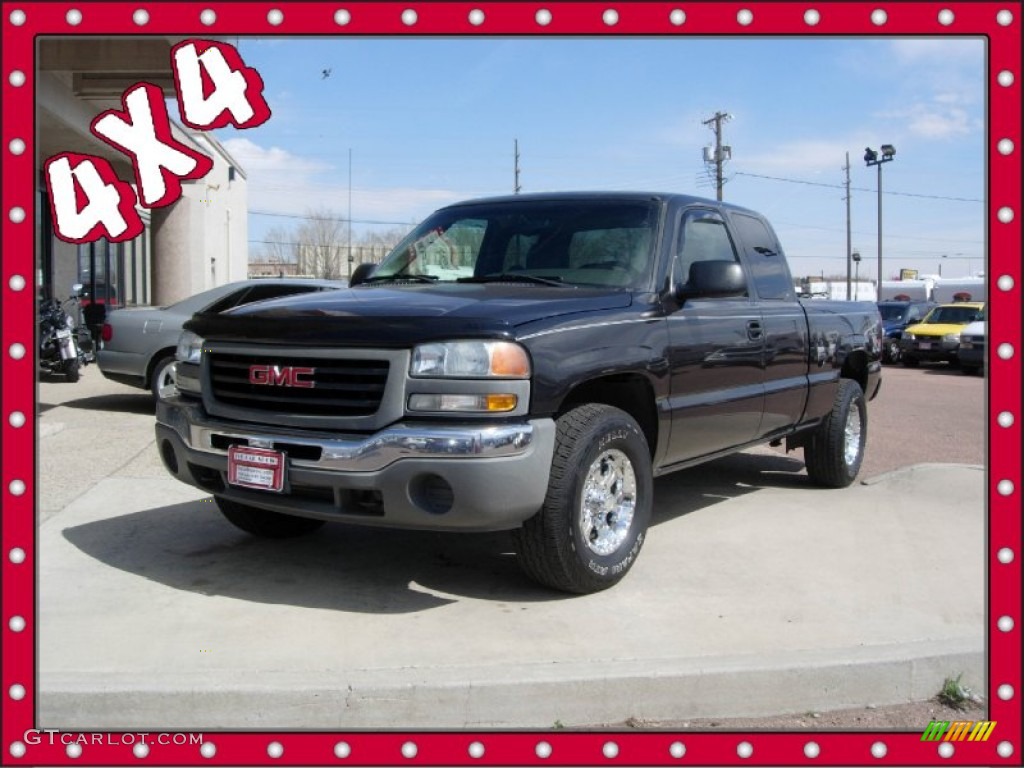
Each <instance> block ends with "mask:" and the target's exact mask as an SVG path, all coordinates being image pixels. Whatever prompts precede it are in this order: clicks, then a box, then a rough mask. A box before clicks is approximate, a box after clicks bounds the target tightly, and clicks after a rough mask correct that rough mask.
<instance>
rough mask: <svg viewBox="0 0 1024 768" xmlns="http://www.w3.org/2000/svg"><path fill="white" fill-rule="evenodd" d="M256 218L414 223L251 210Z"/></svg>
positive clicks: (393, 223)
mask: <svg viewBox="0 0 1024 768" xmlns="http://www.w3.org/2000/svg"><path fill="white" fill-rule="evenodd" d="M249 213H251V214H252V215H254V216H279V217H281V218H284V219H309V220H312V221H342V222H348V223H351V224H391V225H399V226H402V227H408V226H411V225H412V223H413V222H410V221H378V220H375V219H346V218H344V217H341V216H312V215H307V214H301V213H278V212H276V211H254V210H251V209H250V210H249Z"/></svg>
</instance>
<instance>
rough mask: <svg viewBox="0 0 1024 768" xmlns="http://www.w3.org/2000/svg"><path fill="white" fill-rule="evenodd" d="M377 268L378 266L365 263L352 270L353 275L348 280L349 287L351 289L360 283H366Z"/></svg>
mask: <svg viewBox="0 0 1024 768" xmlns="http://www.w3.org/2000/svg"><path fill="white" fill-rule="evenodd" d="M376 268H377V265H376V264H367V263H365V262H364V263H362V264H360V265H359V266H358V267H356V268H355V269H354V270H352V274H351V275H350V276H349V278H348V285H349V287H350V288H351V287H352V286H355V285H359V284H360V283H365V282H366V278H368V277H369V276H370V275H371V274H372V273H373V270H375V269H376Z"/></svg>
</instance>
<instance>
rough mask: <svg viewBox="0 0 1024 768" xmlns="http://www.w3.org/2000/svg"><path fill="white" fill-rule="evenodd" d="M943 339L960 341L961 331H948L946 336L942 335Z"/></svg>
mask: <svg viewBox="0 0 1024 768" xmlns="http://www.w3.org/2000/svg"><path fill="white" fill-rule="evenodd" d="M942 340H943V341H955V342H959V341H960V334H959V333H947V334H946V335H945V336H943V337H942Z"/></svg>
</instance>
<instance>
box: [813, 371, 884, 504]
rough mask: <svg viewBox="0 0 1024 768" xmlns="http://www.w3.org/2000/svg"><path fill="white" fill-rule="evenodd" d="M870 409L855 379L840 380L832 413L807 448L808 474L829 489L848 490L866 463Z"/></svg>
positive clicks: (817, 430)
mask: <svg viewBox="0 0 1024 768" xmlns="http://www.w3.org/2000/svg"><path fill="white" fill-rule="evenodd" d="M867 436H868V409H867V404H866V402H865V400H864V392H863V390H861V388H860V384H858V383H857V382H856V381H854V380H853V379H840V380H839V388H838V389H837V390H836V397H835V401H834V402H833V404H832V411H831V412H830V413H829V415H828V416H826V417H825V420H824V421H823V422H822V423H821V424H820V425H819V426H818V428H817V429H816V430H815V431H814V433H813V434H812V435H811V436H810V438H809V439H808V441H807V443H806V444H805V445H804V463H805V464H806V465H807V474H808V476H809V477H810V478H811V480H812V481H814V482H815V483H816V484H818V485H822V486H824V487H826V488H845V487H846V486H848V485H849V484H850V483H852V482H853V481H854V479H855V478H856V477H857V473H858V472H860V465H861V462H863V461H864V446H865V444H866V443H867Z"/></svg>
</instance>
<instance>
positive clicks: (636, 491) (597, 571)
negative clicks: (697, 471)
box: [514, 404, 654, 594]
mask: <svg viewBox="0 0 1024 768" xmlns="http://www.w3.org/2000/svg"><path fill="white" fill-rule="evenodd" d="M653 486H654V481H653V478H652V474H651V454H650V451H649V449H648V447H647V440H646V438H645V437H644V433H643V431H642V430H641V429H640V426H639V425H638V424H637V423H636V421H635V420H634V419H633V417H632V416H630V415H629V414H628V413H626V412H625V411H622V410H620V409H618V408H613V407H612V406H609V405H601V404H591V405H582V406H579V407H577V408H574V409H572V410H571V411H569V412H567V413H565V414H564V415H563V416H562V417H561V418H559V419H558V422H557V434H556V438H555V453H554V458H553V459H552V462H551V475H550V478H549V481H548V490H547V496H546V497H545V499H544V506H543V507H542V508H541V510H540V511H539V512H538V513H537V514H536V515H534V516H533V517H531V518H530V519H529V520H527V521H526V522H525V523H524V524H523V527H522V528H520V529H518V530H516V531H515V532H514V536H515V539H516V544H517V549H518V553H519V563H520V565H521V567H522V568H523V570H524V571H525V572H526V574H527V575H528V576H530V577H531V578H532V579H534V580H535V581H538V582H540V583H541V584H544V585H546V586H549V587H552V588H554V589H558V590H561V591H563V592H573V593H576V594H587V593H591V592H598V591H600V590H603V589H607V588H608V587H611V586H613V585H614V584H616V583H618V581H619V580H620V579H622V577H623V576H625V575H626V573H627V572H628V571H629V569H630V568H631V567H632V565H633V563H634V562H636V558H637V555H638V554H639V553H640V548H641V546H643V542H644V537H645V536H646V533H647V526H648V524H649V522H650V519H651V504H652V496H653V490H654V489H653Z"/></svg>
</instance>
